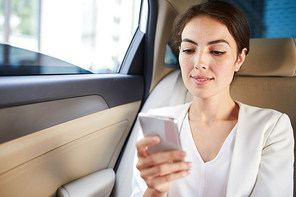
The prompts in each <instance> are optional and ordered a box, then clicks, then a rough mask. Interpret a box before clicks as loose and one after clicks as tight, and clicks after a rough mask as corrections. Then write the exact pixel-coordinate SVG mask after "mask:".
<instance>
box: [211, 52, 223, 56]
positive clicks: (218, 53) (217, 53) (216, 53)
mask: <svg viewBox="0 0 296 197" xmlns="http://www.w3.org/2000/svg"><path fill="white" fill-rule="evenodd" d="M211 53H212V54H213V55H216V56H219V55H223V54H224V53H226V51H211Z"/></svg>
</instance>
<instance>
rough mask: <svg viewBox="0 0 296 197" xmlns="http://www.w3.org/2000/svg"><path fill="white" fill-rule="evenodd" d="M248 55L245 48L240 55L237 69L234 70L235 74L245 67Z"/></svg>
mask: <svg viewBox="0 0 296 197" xmlns="http://www.w3.org/2000/svg"><path fill="white" fill-rule="evenodd" d="M246 53H247V48H244V49H243V50H242V52H241V53H240V54H239V55H238V57H237V61H236V63H235V69H234V71H235V72H238V71H239V70H240V68H241V66H242V65H243V63H244V61H245V58H246Z"/></svg>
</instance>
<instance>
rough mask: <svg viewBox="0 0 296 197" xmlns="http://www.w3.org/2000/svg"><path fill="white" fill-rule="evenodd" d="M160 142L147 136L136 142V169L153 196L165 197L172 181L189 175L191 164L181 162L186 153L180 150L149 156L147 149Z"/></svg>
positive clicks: (156, 137)
mask: <svg viewBox="0 0 296 197" xmlns="http://www.w3.org/2000/svg"><path fill="white" fill-rule="evenodd" d="M159 142H160V139H159V137H158V136H148V137H145V138H144V139H142V140H140V141H138V142H137V144H136V146H137V151H138V158H139V161H138V163H137V168H138V169H139V170H140V172H141V177H142V178H143V179H144V180H145V181H146V184H147V186H148V188H149V189H148V191H147V192H151V194H152V193H153V196H156V194H157V195H158V196H165V195H166V194H167V192H168V191H169V190H170V189H171V187H172V181H174V180H176V179H179V178H183V177H185V176H187V175H188V174H190V168H191V166H192V164H191V163H190V162H184V161H182V160H183V158H184V157H185V156H186V153H185V152H184V151H182V150H174V151H164V152H158V153H153V154H151V155H149V153H148V150H147V147H150V146H153V145H156V144H158V143H159Z"/></svg>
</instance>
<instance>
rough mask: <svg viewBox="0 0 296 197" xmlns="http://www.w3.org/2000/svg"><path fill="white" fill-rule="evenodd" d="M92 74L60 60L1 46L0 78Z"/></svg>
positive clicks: (8, 46) (4, 45)
mask: <svg viewBox="0 0 296 197" xmlns="http://www.w3.org/2000/svg"><path fill="white" fill-rule="evenodd" d="M90 73H91V72H90V71H88V70H85V69H83V68H81V67H78V66H75V65H73V64H70V63H68V62H65V61H62V60H60V59H56V58H53V57H50V56H47V55H44V54H41V53H38V52H33V51H30V50H26V49H22V48H18V47H13V46H10V45H7V44H0V76H19V75H45V74H46V75H52V74H90Z"/></svg>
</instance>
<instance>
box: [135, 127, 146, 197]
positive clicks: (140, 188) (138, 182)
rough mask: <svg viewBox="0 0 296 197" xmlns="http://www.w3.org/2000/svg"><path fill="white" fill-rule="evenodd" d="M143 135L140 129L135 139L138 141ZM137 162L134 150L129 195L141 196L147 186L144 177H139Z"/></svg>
mask: <svg viewBox="0 0 296 197" xmlns="http://www.w3.org/2000/svg"><path fill="white" fill-rule="evenodd" d="M143 137H144V136H143V132H142V130H140V132H139V135H138V140H137V141H139V140H140V139H142V138H143ZM137 163H138V156H137V151H136V154H135V158H134V163H133V179H132V195H131V197H141V196H143V194H144V192H145V191H146V189H147V188H148V187H147V185H146V182H145V181H144V179H142V178H141V174H140V171H139V170H138V169H137V168H136V164H137Z"/></svg>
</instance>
